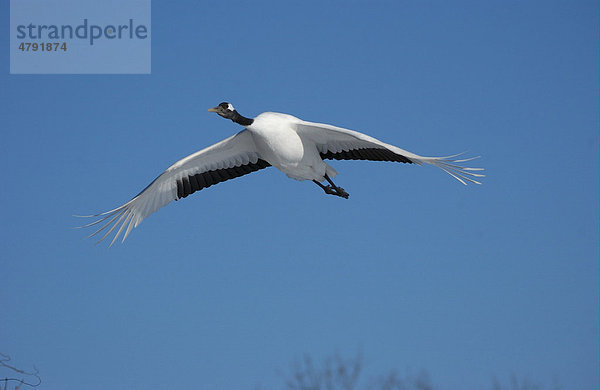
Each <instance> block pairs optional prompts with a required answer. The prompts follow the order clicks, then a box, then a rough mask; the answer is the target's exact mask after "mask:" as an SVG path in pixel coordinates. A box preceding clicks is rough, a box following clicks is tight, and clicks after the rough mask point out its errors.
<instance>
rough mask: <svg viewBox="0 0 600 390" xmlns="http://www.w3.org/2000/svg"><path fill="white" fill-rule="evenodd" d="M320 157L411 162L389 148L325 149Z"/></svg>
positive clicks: (324, 158)
mask: <svg viewBox="0 0 600 390" xmlns="http://www.w3.org/2000/svg"><path fill="white" fill-rule="evenodd" d="M321 158H322V159H323V160H326V159H329V160H370V161H394V162H401V163H408V164H412V161H411V160H410V159H409V158H408V157H404V156H402V155H400V154H396V153H394V152H392V151H391V150H388V149H382V148H363V149H351V150H347V151H341V152H337V153H333V152H331V151H327V153H321Z"/></svg>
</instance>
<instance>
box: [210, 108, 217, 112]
mask: <svg viewBox="0 0 600 390" xmlns="http://www.w3.org/2000/svg"><path fill="white" fill-rule="evenodd" d="M218 108H219V107H213V108H209V109H208V112H217V111H218V110H217V109H218Z"/></svg>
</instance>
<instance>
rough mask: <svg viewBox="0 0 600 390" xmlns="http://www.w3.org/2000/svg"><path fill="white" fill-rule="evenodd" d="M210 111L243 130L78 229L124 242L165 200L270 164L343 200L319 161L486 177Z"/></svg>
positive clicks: (453, 163)
mask: <svg viewBox="0 0 600 390" xmlns="http://www.w3.org/2000/svg"><path fill="white" fill-rule="evenodd" d="M209 111H213V112H217V113H218V114H219V115H220V116H222V117H224V118H227V119H231V120H233V121H234V122H236V123H239V124H242V125H244V126H245V127H246V129H245V130H242V131H241V132H239V133H237V134H235V135H233V136H231V137H229V138H227V139H225V140H223V141H221V142H218V143H216V144H214V145H212V146H210V147H208V148H206V149H203V150H200V151H199V152H196V153H194V154H192V155H190V156H188V157H185V158H184V159H182V160H179V161H177V162H176V163H175V164H173V165H171V166H170V167H169V168H168V169H167V170H166V171H165V172H163V173H162V174H161V175H160V176H158V177H157V178H156V179H155V180H154V181H153V182H152V183H150V185H148V187H146V188H145V189H144V190H143V191H142V192H140V193H139V194H138V195H137V196H136V197H134V198H133V199H131V200H130V201H129V202H127V203H125V204H124V205H122V206H120V207H117V208H116V209H113V210H110V211H107V212H105V213H102V214H96V215H91V216H88V217H100V218H99V219H98V220H97V221H95V222H92V223H90V224H87V225H85V226H82V227H89V226H93V225H98V224H102V225H101V227H100V228H99V229H98V230H96V231H95V232H94V233H92V234H91V236H94V235H96V234H99V233H101V232H103V235H102V237H101V238H100V240H99V241H98V242H100V241H102V240H103V239H105V238H106V237H108V236H109V235H110V234H111V233H112V232H113V231H115V229H117V228H118V229H117V231H116V233H115V235H114V237H113V239H112V241H111V243H110V245H112V244H113V243H114V242H115V241H116V239H117V238H118V237H119V236H120V235H121V234H123V241H125V239H126V238H127V236H128V235H129V233H130V232H131V229H132V228H134V227H137V226H138V225H139V224H140V223H141V222H142V220H144V218H146V217H147V216H148V215H150V214H152V213H153V212H155V211H156V210H158V209H159V208H161V207H163V206H165V205H167V204H168V203H169V202H171V201H173V200H177V199H180V198H184V197H186V196H188V195H190V194H191V193H193V192H195V191H198V190H201V189H203V188H207V187H210V186H211V185H213V184H217V183H220V182H222V181H225V180H229V179H233V178H236V177H239V176H242V175H245V174H248V173H251V172H254V171H257V170H259V169H263V168H266V167H268V166H271V165H272V166H274V167H275V168H277V169H279V170H281V171H282V172H284V173H285V174H286V175H287V176H288V177H290V178H292V179H296V180H312V181H315V182H316V183H317V184H318V185H319V186H320V187H321V188H323V189H324V190H325V192H326V193H328V194H331V195H337V196H341V197H344V198H347V197H348V194H347V193H346V192H345V191H344V189H343V188H340V187H337V186H335V184H333V182H332V181H331V178H333V177H335V176H336V175H337V172H336V171H335V169H333V168H332V167H331V166H330V165H329V164H327V163H325V162H324V161H323V159H342V160H348V159H355V160H374V161H397V162H403V163H414V164H417V165H422V164H431V165H434V166H437V167H438V168H441V169H442V170H444V171H445V172H446V173H448V174H449V175H451V176H452V177H454V178H455V179H456V180H458V181H459V182H461V183H463V184H465V185H466V184H467V183H476V184H480V183H479V182H478V181H477V180H476V178H478V177H483V176H484V175H483V174H480V173H477V171H482V170H483V169H482V168H467V167H462V166H460V165H458V164H460V163H463V162H466V161H469V160H472V158H471V159H462V160H456V159H454V157H456V156H448V157H422V156H419V155H416V154H414V153H411V152H408V151H406V150H403V149H400V148H398V147H396V146H393V145H389V144H386V143H384V142H381V141H379V140H377V139H375V138H373V137H370V136H368V135H366V134H363V133H359V132H358V131H353V130H348V129H343V128H341V127H336V126H331V125H326V124H322V123H313V122H307V121H303V120H301V119H299V118H296V117H294V116H291V115H287V114H279V113H274V112H265V113H262V114H260V115H258V116H257V117H256V118H254V119H249V118H245V117H243V116H241V115H239V113H237V111H235V109H234V108H233V106H232V105H231V104H230V103H226V102H225V103H221V104H220V105H219V106H217V107H215V108H213V109H210V110H209ZM323 180H327V181H329V183H330V184H331V186H324V185H322V184H321V183H320V182H321V181H323Z"/></svg>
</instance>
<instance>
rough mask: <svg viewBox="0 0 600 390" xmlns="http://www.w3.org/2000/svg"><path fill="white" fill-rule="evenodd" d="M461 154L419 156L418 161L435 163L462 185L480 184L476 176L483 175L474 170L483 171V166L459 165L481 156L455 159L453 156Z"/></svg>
mask: <svg viewBox="0 0 600 390" xmlns="http://www.w3.org/2000/svg"><path fill="white" fill-rule="evenodd" d="M461 154H463V153H459V154H455V155H452V156H447V157H421V158H419V162H422V163H426V164H431V165H435V166H436V167H438V168H440V169H441V170H443V171H444V172H446V173H447V174H449V175H450V176H452V177H453V178H455V179H456V180H458V181H459V182H461V183H463V184H464V185H467V183H473V184H481V183H480V182H479V181H477V180H476V178H480V177H485V175H484V174H482V173H476V172H481V171H483V170H484V169H483V168H470V167H464V166H462V165H461V164H462V163H465V162H467V161H471V160H475V159H477V158H479V157H481V156H477V157H471V158H465V159H460V160H457V159H455V157H458V156H460V155H461Z"/></svg>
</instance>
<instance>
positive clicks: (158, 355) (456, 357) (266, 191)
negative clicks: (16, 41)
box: [0, 1, 600, 390]
mask: <svg viewBox="0 0 600 390" xmlns="http://www.w3.org/2000/svg"><path fill="white" fill-rule="evenodd" d="M153 3H154V4H153V6H152V30H151V35H152V74H151V75H9V48H8V39H5V40H3V43H2V45H3V50H0V57H1V58H0V59H1V61H0V63H1V64H3V68H4V71H3V72H0V83H1V85H2V88H0V98H1V99H2V104H0V117H1V118H2V122H3V123H2V129H3V132H2V134H3V137H2V139H3V142H2V143H1V144H0V159H1V162H2V165H3V167H4V169H3V181H4V183H3V185H2V187H1V189H0V204H1V205H2V206H1V210H2V211H1V218H2V235H1V237H2V238H1V241H0V242H1V245H2V250H1V255H0V270H1V274H2V282H1V283H0V302H1V304H2V308H3V310H2V312H3V315H2V322H1V325H0V341H1V343H0V344H1V348H0V352H3V353H8V354H10V355H11V356H12V357H13V360H14V362H15V364H18V365H20V366H21V367H29V366H31V365H36V366H37V367H38V368H39V370H40V373H41V376H42V379H43V381H44V385H43V386H44V387H43V388H45V389H58V388H61V389H67V388H70V389H73V388H77V389H105V388H107V387H111V388H124V389H125V388H206V389H243V388H246V389H248V388H254V387H255V386H261V387H262V388H265V389H274V388H281V387H282V385H283V378H282V377H281V374H279V373H278V372H280V371H282V370H283V371H285V370H286V369H287V368H288V367H289V364H290V362H291V361H293V359H294V358H296V357H298V356H301V355H302V354H304V353H308V354H311V355H312V356H313V357H314V358H315V359H317V360H319V359H321V358H323V357H325V356H327V355H329V354H331V353H333V352H335V351H339V352H340V353H341V354H342V355H346V356H351V355H354V354H355V353H356V352H357V351H362V352H363V356H364V362H365V370H366V374H367V376H369V375H375V374H377V373H383V372H386V371H388V370H390V369H392V368H396V369H398V370H399V371H400V372H404V371H405V370H409V371H411V370H412V371H418V370H421V369H424V370H427V371H428V372H429V373H430V375H431V379H432V382H433V383H434V385H436V388H439V389H447V390H450V389H457V388H461V389H479V388H482V387H485V386H489V385H490V383H491V378H492V377H493V376H497V377H498V378H500V379H504V378H506V379H507V378H508V377H509V376H510V374H511V373H514V374H516V375H517V376H519V377H528V378H530V379H531V380H533V381H536V382H540V383H542V384H546V385H547V386H550V385H551V384H552V382H553V380H555V379H556V381H557V382H558V383H560V384H562V386H563V388H564V389H597V388H598V387H599V386H600V384H599V369H598V367H599V366H600V361H599V354H598V346H599V343H600V340H599V333H600V332H599V317H600V315H599V307H600V305H599V294H600V293H599V283H598V281H599V280H598V275H599V272H600V270H599V262H598V254H599V253H598V252H599V251H598V249H599V239H598V238H599V226H598V221H599V220H600V218H599V217H600V216H599V202H598V199H599V180H598V177H599V175H598V174H599V166H598V165H599V164H598V163H599V137H598V135H599V132H598V128H599V111H598V107H599V105H600V99H599V87H600V85H599V79H598V75H599V74H598V69H599V51H598V47H599V38H598V31H599V22H598V15H599V9H598V8H599V7H598V2H597V1H574V2H562V1H550V2H548V1H543V2H542V1H539V2H538V1H527V2H476V1H466V2H452V4H450V2H443V1H432V2H387V3H384V2H381V3H375V4H367V3H363V2H343V3H342V2H337V3H336V2H330V3H317V2H302V3H300V2H298V3H290V4H286V5H284V4H280V3H275V2H273V3H259V4H254V5H250V4H246V3H243V2H236V1H226V2H212V3H202V4H201V3H200V2H195V1H181V2H177V3H175V2H159V1H154V2H153ZM0 13H2V15H3V16H4V17H3V18H1V19H0V23H2V28H3V29H4V31H8V28H9V27H8V23H9V20H8V15H9V7H8V2H2V3H1V5H0ZM224 100H226V101H230V102H232V103H233V104H234V105H235V106H236V108H237V109H238V110H239V111H240V112H241V113H242V114H244V115H246V116H254V115H257V114H259V113H261V112H263V111H278V112H285V113H290V114H293V115H296V116H298V117H301V118H303V119H306V120H310V121H316V122H324V123H330V124H335V125H338V126H343V127H347V128H351V129H355V130H359V131H363V132H366V133H368V134H370V135H372V136H374V137H377V138H379V139H381V140H383V141H385V142H388V143H392V144H395V145H397V146H399V147H401V148H404V149H407V150H410V151H412V152H415V153H418V154H422V155H433V156H435V155H449V154H453V153H458V152H462V151H467V152H468V153H469V154H470V155H481V156H482V158H481V159H479V160H478V161H477V165H480V166H483V167H485V169H486V174H487V177H486V178H485V179H484V184H483V185H482V186H468V187H464V186H463V185H461V184H460V183H458V182H456V181H455V180H453V179H452V178H451V177H449V176H447V175H445V174H444V173H443V172H441V171H439V170H437V169H435V168H432V167H415V166H405V165H401V164H391V163H389V164H384V163H375V162H345V161H339V162H333V163H332V165H333V166H334V167H335V168H336V169H337V170H338V171H339V172H340V174H339V176H338V177H337V179H336V183H337V184H338V185H340V186H342V187H344V188H345V189H346V190H347V191H348V192H349V193H350V199H349V200H344V199H340V198H337V197H332V196H326V195H325V194H323V192H322V191H321V190H320V189H318V188H317V187H316V186H315V185H314V184H312V183H308V182H303V183H301V182H296V181H293V180H289V179H287V178H286V177H285V175H283V174H282V173H280V172H278V171H276V170H275V169H268V170H264V171H261V172H259V173H255V174H252V175H248V176H245V177H243V178H240V179H237V180H234V181H230V182H226V183H222V184H219V185H218V186H215V187H211V188H210V189H207V190H203V191H201V192H199V193H197V194H194V195H193V196H191V197H189V198H186V199H185V200H183V201H180V202H176V203H174V204H170V205H169V206H167V207H166V208H164V209H161V210H160V211H159V212H157V213H156V214H153V215H152V216H150V217H149V218H148V219H147V220H145V221H144V222H143V224H142V225H141V226H140V227H138V228H137V229H135V230H134V231H133V232H132V234H131V235H130V236H129V238H128V239H127V241H126V242H125V244H124V245H115V246H113V247H112V248H110V249H106V245H97V246H95V245H94V241H92V240H88V239H86V238H85V237H86V233H88V232H86V231H81V230H74V229H72V227H73V226H76V225H78V224H80V223H81V221H80V220H78V219H75V218H73V217H72V214H89V213H94V212H101V211H105V210H108V209H111V208H114V207H116V206H118V205H120V204H122V203H124V202H125V201H127V200H129V199H130V198H131V197H132V196H134V195H135V194H137V193H138V192H139V191H140V190H141V189H142V188H144V187H145V186H146V185H147V184H148V183H149V182H150V181H151V180H153V179H154V178H155V177H156V176H157V175H158V174H160V173H161V172H162V171H163V170H164V169H165V168H167V167H168V166H169V165H170V164H172V163H173V162H174V161H176V160H178V159H180V158H182V157H184V156H186V155H188V154H190V153H192V152H194V151H196V150H199V149H201V148H203V147H205V146H207V145H211V144H213V143H215V142H217V141H219V140H221V139H223V138H225V137H227V136H229V135H231V134H233V133H234V132H236V131H238V130H239V128H238V127H237V125H234V124H233V123H231V122H229V121H225V120H223V119H221V118H219V117H218V116H216V115H214V114H211V113H208V112H206V109H207V108H209V107H213V106H215V105H216V104H218V103H219V102H221V101H224ZM2 375H4V374H2Z"/></svg>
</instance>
